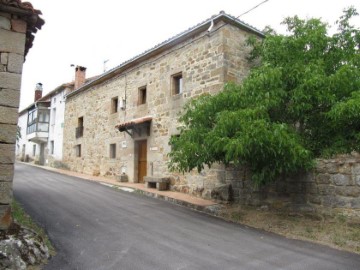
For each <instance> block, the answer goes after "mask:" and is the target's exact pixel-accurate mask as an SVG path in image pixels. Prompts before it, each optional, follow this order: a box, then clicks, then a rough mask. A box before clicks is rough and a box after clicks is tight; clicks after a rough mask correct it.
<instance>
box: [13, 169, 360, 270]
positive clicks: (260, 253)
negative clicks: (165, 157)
mask: <svg viewBox="0 0 360 270" xmlns="http://www.w3.org/2000/svg"><path fill="white" fill-rule="evenodd" d="M14 195H15V198H16V199H17V200H18V201H19V202H20V203H21V204H22V205H23V207H24V208H25V210H26V211H27V212H28V213H29V214H30V215H31V216H32V217H33V218H34V220H35V221H36V222H37V223H39V224H40V226H42V227H43V228H45V230H46V231H47V233H48V235H49V237H50V240H51V241H52V243H53V244H54V246H55V248H56V250H57V255H56V256H55V257H54V258H52V259H51V260H50V262H49V264H48V265H46V266H45V268H44V269H48V270H61V269H64V270H71V269H78V270H92V269H93V270H101V269H104V270H105V269H106V270H111V269H115V270H118V269H121V270H127V269H129V270H130V269H131V270H137V269H154V270H162V269H164V270H165V269H166V270H172V269H174V270H175V269H191V270H194V269H201V270H205V269H206V270H211V269H214V270H215V269H216V270H218V269H236V270H238V269H244V270H247V269H266V270H269V269H286V270H291V269H309V270H316V269H324V270H331V269H339V270H345V269H347V270H350V269H354V270H355V269H356V270H359V269H360V256H359V255H356V254H352V253H347V252H341V251H338V250H334V249H331V248H327V247H324V246H320V245H315V244H311V243H307V242H303V241H296V240H289V239H286V238H283V237H280V236H277V235H274V234H271V233H266V232H262V231H259V230H255V229H251V228H247V227H245V226H241V225H237V224H233V223H229V222H226V221H223V220H220V219H217V218H214V217H211V216H207V215H205V214H202V213H198V212H195V211H192V210H189V209H187V208H184V207H180V206H177V205H173V204H171V203H168V202H165V201H161V200H157V199H153V198H148V197H145V196H142V195H139V194H136V193H129V192H125V191H120V190H116V189H113V188H110V187H107V186H103V185H101V184H99V183H95V182H90V181H86V180H81V179H78V178H74V177H70V176H65V175H61V174H57V173H54V172H50V171H46V170H43V169H41V168H36V167H33V166H29V165H24V164H16V169H15V179H14Z"/></svg>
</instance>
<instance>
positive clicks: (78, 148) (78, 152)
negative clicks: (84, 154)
mask: <svg viewBox="0 0 360 270" xmlns="http://www.w3.org/2000/svg"><path fill="white" fill-rule="evenodd" d="M75 154H76V156H77V157H81V144H78V145H76V147H75Z"/></svg>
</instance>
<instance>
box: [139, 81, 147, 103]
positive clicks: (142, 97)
mask: <svg viewBox="0 0 360 270" xmlns="http://www.w3.org/2000/svg"><path fill="white" fill-rule="evenodd" d="M145 103H146V86H143V87H140V88H139V105H141V104H145Z"/></svg>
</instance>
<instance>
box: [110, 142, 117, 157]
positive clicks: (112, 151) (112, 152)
mask: <svg viewBox="0 0 360 270" xmlns="http://www.w3.org/2000/svg"><path fill="white" fill-rule="evenodd" d="M110 158H116V143H112V144H110Z"/></svg>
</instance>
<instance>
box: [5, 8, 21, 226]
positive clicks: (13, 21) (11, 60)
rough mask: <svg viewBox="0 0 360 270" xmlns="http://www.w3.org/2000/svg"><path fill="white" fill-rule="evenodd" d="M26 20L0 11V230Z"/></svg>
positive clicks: (8, 195) (8, 189)
mask: <svg viewBox="0 0 360 270" xmlns="http://www.w3.org/2000/svg"><path fill="white" fill-rule="evenodd" d="M26 26H27V25H26V22H24V21H22V20H19V19H18V18H17V17H16V16H15V15H11V14H8V13H4V12H0V230H2V229H6V228H8V226H9V225H10V223H11V210H10V203H11V201H12V180H13V175H14V158H15V142H16V127H17V119H18V107H19V99H20V84H21V73H22V66H23V62H24V49H25V38H26V37H25V36H26Z"/></svg>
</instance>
